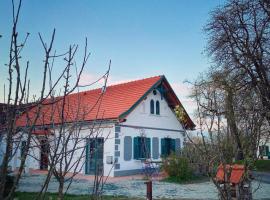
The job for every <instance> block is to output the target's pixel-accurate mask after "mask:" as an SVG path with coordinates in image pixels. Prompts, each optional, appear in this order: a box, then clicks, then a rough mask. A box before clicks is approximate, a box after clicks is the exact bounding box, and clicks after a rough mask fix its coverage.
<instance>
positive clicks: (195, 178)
mask: <svg viewBox="0 0 270 200" xmlns="http://www.w3.org/2000/svg"><path fill="white" fill-rule="evenodd" d="M162 181H164V182H168V183H179V184H190V183H203V182H206V181H209V177H207V176H192V177H190V178H189V179H188V180H181V179H179V178H178V177H167V178H165V179H163V180H162Z"/></svg>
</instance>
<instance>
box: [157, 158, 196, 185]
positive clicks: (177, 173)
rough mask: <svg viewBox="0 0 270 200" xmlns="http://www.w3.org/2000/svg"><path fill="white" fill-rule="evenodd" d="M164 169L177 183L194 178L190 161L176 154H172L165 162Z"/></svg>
mask: <svg viewBox="0 0 270 200" xmlns="http://www.w3.org/2000/svg"><path fill="white" fill-rule="evenodd" d="M162 169H163V170H164V171H165V172H166V173H167V174H168V176H169V177H173V178H174V180H176V181H177V182H181V181H188V180H191V178H192V170H191V167H190V164H189V160H188V159H187V158H185V157H182V156H179V155H176V154H171V155H169V156H168V157H167V158H165V159H164V160H163V164H162Z"/></svg>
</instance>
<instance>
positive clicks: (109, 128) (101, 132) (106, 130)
mask: <svg viewBox="0 0 270 200" xmlns="http://www.w3.org/2000/svg"><path fill="white" fill-rule="evenodd" d="M90 130H92V129H91V128H89V127H84V129H83V130H81V131H80V133H79V135H80V141H79V144H78V145H77V147H78V148H77V150H76V151H75V153H74V156H73V158H72V160H71V163H75V165H76V162H77V161H78V159H80V160H81V162H80V163H79V165H78V167H77V169H76V171H79V169H81V170H80V173H83V174H85V160H86V157H85V155H86V152H85V150H84V146H85V145H86V139H87V138H89V137H90V138H91V137H101V138H104V149H103V151H104V156H103V164H104V175H105V176H112V175H113V173H111V174H110V172H113V169H112V167H113V164H106V157H107V156H113V153H114V126H113V124H103V125H102V126H101V127H100V128H97V129H96V130H95V131H94V132H93V133H91V132H90ZM68 146H69V147H68V149H72V148H73V146H74V140H72V139H71V140H70V141H69V142H68ZM83 150H84V152H83ZM82 156H83V157H82ZM69 159H71V158H69ZM71 165H72V164H71ZM57 168H59V165H57ZM74 170H75V166H74V167H72V168H70V170H69V171H70V172H73V171H74Z"/></svg>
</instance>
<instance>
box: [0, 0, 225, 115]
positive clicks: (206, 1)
mask: <svg viewBox="0 0 270 200" xmlns="http://www.w3.org/2000/svg"><path fill="white" fill-rule="evenodd" d="M15 2H16V0H15ZM222 2H223V1H222V0H193V1H192V0H168V1H165V0H162V1H158V0H144V1H143V0H133V1H131V0H106V1H105V0H80V1H75V0H73V1H72V0H57V1H54V0H46V1H41V0H23V4H22V10H21V18H20V24H19V31H20V34H21V35H20V36H21V38H22V36H23V35H24V34H26V33H27V32H29V33H30V38H29V40H28V43H27V46H26V47H25V50H24V52H23V54H22V56H23V59H22V61H23V62H26V60H30V74H29V76H30V77H31V82H32V84H31V85H32V86H31V91H32V93H35V92H38V91H39V87H38V86H39V85H40V77H41V76H42V74H41V72H42V71H41V69H42V55H43V54H42V53H43V52H42V46H41V43H40V41H39V39H38V32H41V33H42V35H43V36H44V38H45V39H49V38H50V34H51V33H52V30H53V28H56V38H55V45H54V47H55V49H56V50H57V52H59V53H61V52H64V50H66V49H67V48H68V46H69V44H73V43H75V44H79V47H80V49H81V50H80V51H79V52H78V53H79V54H78V55H81V53H82V49H83V44H84V39H85V37H87V38H88V43H89V50H90V51H91V53H92V54H91V57H90V60H89V62H88V65H87V68H86V70H85V74H84V77H83V78H84V79H87V78H89V79H95V77H98V76H99V75H101V74H102V73H104V72H105V71H106V69H107V67H108V62H109V60H110V59H111V60H112V68H111V77H110V83H116V82H119V81H125V80H132V79H140V78H144V77H150V76H155V75H161V74H164V75H165V76H166V77H167V79H168V80H169V82H170V83H171V84H172V86H173V88H174V89H175V91H176V93H177V95H178V96H179V98H180V100H181V101H182V102H183V104H184V106H185V107H186V108H187V110H188V111H189V112H192V109H193V108H194V104H193V105H192V102H191V101H190V100H188V99H187V98H186V96H187V95H188V91H189V88H188V87H187V86H186V85H185V84H183V81H184V80H190V81H192V80H194V79H195V78H196V77H197V76H198V75H199V73H200V72H202V71H204V70H205V69H207V68H208V67H209V66H210V62H209V59H207V57H206V55H204V54H203V51H204V48H205V46H206V42H207V41H206V35H205V34H204V33H203V31H202V28H203V26H204V25H205V24H206V22H207V20H208V19H209V12H210V11H211V10H213V9H214V8H215V7H216V6H218V5H220V4H222ZM11 16H12V15H11V2H10V1H8V0H2V1H0V34H1V35H2V38H0V55H1V59H0V66H1V67H0V80H1V82H0V94H1V98H0V101H1V102H2V101H3V98H2V97H3V84H4V82H5V81H6V70H5V69H4V66H3V65H4V63H7V60H8V46H9V34H10V32H11V26H10V25H11ZM79 60H80V57H78V61H79ZM60 63H61V62H59V63H57V62H56V65H57V64H59V65H57V66H56V65H55V74H57V73H60V69H61V68H62V66H61V64H60Z"/></svg>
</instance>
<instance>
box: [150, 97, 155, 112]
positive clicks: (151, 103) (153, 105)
mask: <svg viewBox="0 0 270 200" xmlns="http://www.w3.org/2000/svg"><path fill="white" fill-rule="evenodd" d="M150 113H151V114H155V102H154V100H153V99H151V101H150Z"/></svg>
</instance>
